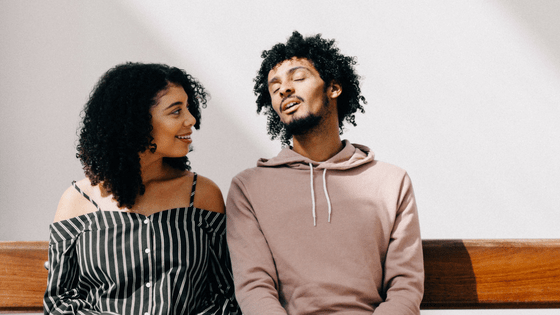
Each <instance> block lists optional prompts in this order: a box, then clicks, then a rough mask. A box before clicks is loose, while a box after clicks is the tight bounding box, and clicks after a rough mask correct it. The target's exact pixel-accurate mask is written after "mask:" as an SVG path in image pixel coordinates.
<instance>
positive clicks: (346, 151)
mask: <svg viewBox="0 0 560 315" xmlns="http://www.w3.org/2000/svg"><path fill="white" fill-rule="evenodd" d="M343 143H344V148H343V149H342V150H341V151H340V152H338V153H337V154H336V155H334V156H333V157H331V158H330V159H328V160H326V161H324V162H317V161H313V160H311V159H309V158H307V157H305V156H303V155H300V154H299V153H296V152H295V151H294V150H292V149H290V148H284V149H282V151H280V153H279V154H278V155H277V156H276V157H274V158H272V159H266V158H261V159H259V161H258V162H257V166H258V167H275V166H287V167H290V168H296V169H309V168H310V164H311V165H313V167H315V168H316V169H332V170H347V169H351V168H355V167H358V166H360V165H363V164H366V163H369V162H372V161H373V159H374V153H373V152H372V151H371V150H370V149H369V148H368V147H367V146H364V145H360V144H352V143H350V141H348V140H344V141H343Z"/></svg>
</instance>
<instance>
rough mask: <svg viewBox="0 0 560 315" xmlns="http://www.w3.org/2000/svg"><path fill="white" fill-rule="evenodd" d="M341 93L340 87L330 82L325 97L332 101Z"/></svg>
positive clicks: (334, 82) (336, 83)
mask: <svg viewBox="0 0 560 315" xmlns="http://www.w3.org/2000/svg"><path fill="white" fill-rule="evenodd" d="M341 93H342V86H340V84H339V83H338V82H336V81H331V84H330V85H329V88H328V89H327V96H328V97H330V98H332V99H334V98H338V97H339V96H340V94H341Z"/></svg>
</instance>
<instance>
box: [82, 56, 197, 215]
mask: <svg viewBox="0 0 560 315" xmlns="http://www.w3.org/2000/svg"><path fill="white" fill-rule="evenodd" d="M169 84H176V85H179V86H182V87H183V89H184V90H185V92H186V93H187V95H188V103H189V104H188V106H189V111H190V113H191V114H192V115H193V116H194V117H195V118H196V124H195V125H194V127H195V128H196V129H199V127H200V118H201V115H200V107H203V108H205V107H206V101H207V100H206V98H207V96H208V95H207V93H206V91H205V89H204V87H203V86H202V85H201V84H200V83H199V82H198V81H197V80H196V79H194V78H193V77H192V76H191V75H189V74H187V73H186V72H185V71H184V70H182V69H179V68H175V67H170V66H167V65H163V64H142V63H125V64H121V65H117V66H116V67H114V68H112V69H110V70H109V71H107V72H106V73H105V74H104V75H103V76H102V77H101V78H100V79H99V82H97V84H96V85H95V87H94V89H93V91H92V92H91V94H90V98H89V100H88V102H87V103H86V105H85V107H84V110H83V112H82V118H83V119H82V122H81V126H80V132H79V143H78V145H77V151H78V153H77V154H76V157H77V158H79V159H80V161H81V163H82V166H83V169H84V171H85V174H86V176H87V177H88V178H89V180H90V181H91V183H92V185H97V184H101V185H102V186H103V188H104V189H106V190H107V192H109V193H111V194H113V196H114V199H115V200H116V201H117V203H118V206H119V207H127V208H131V207H132V206H133V205H134V203H135V200H136V197H137V196H138V195H142V194H144V192H145V186H144V185H143V183H142V176H141V173H140V156H139V153H141V152H144V151H146V150H148V149H149V150H150V151H151V152H155V150H156V148H157V146H156V144H155V143H153V142H152V141H153V140H154V138H153V137H152V134H151V133H152V129H153V128H152V115H151V114H150V108H151V107H152V106H154V105H156V104H157V96H158V93H159V92H161V91H164V90H166V89H167V88H168V86H169ZM164 161H165V162H166V163H167V164H169V165H170V166H172V167H173V168H176V169H179V170H190V165H189V161H188V159H187V157H186V156H184V157H180V158H164Z"/></svg>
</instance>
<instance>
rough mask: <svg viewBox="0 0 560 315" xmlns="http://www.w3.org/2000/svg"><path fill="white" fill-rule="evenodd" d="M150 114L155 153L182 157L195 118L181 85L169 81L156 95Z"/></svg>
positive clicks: (189, 140) (189, 139) (187, 146)
mask: <svg viewBox="0 0 560 315" xmlns="http://www.w3.org/2000/svg"><path fill="white" fill-rule="evenodd" d="M156 99H157V104H156V105H155V106H153V107H152V108H151V109H150V113H151V114H152V127H153V130H152V137H154V140H153V143H155V144H156V145H157V148H156V151H155V154H159V155H161V156H163V157H182V156H185V155H186V154H187V153H188V152H189V145H190V144H191V143H192V140H191V133H192V127H193V126H194V124H195V123H196V119H195V118H194V117H193V115H191V113H190V112H189V109H188V105H189V104H188V99H189V97H188V95H187V93H185V90H184V89H183V87H182V86H180V85H176V84H173V83H170V84H169V85H168V87H167V89H165V90H162V91H160V92H159V93H158V95H157V96H156Z"/></svg>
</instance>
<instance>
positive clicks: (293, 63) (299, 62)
mask: <svg viewBox="0 0 560 315" xmlns="http://www.w3.org/2000/svg"><path fill="white" fill-rule="evenodd" d="M293 67H304V68H308V69H310V70H315V71H317V69H315V66H314V65H313V62H312V61H311V60H309V59H307V58H299V57H292V58H290V59H286V60H284V61H281V62H279V63H277V64H276V65H275V66H274V67H273V68H272V69H270V71H269V72H268V79H269V80H270V79H272V78H273V76H274V75H276V73H277V72H278V70H280V68H286V69H287V70H289V69H291V68H293Z"/></svg>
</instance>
